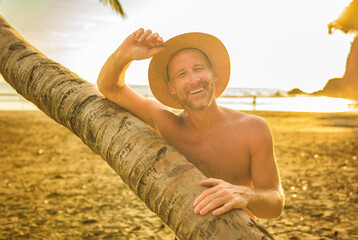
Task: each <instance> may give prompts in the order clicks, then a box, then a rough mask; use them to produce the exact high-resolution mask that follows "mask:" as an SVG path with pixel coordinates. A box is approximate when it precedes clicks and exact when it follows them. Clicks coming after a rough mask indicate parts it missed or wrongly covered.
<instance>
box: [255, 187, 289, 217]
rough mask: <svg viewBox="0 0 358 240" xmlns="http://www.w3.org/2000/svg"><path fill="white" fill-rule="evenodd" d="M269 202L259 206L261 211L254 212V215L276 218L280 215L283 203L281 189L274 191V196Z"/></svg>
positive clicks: (283, 197) (283, 198)
mask: <svg viewBox="0 0 358 240" xmlns="http://www.w3.org/2000/svg"><path fill="white" fill-rule="evenodd" d="M269 202H270V203H269V204H268V205H266V206H265V208H261V211H257V212H254V211H253V213H254V215H255V216H256V217H258V218H278V217H280V216H281V214H282V212H283V209H284V205H285V196H284V194H283V192H282V191H277V192H276V191H275V197H272V198H271V201H269Z"/></svg>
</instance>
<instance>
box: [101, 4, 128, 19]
mask: <svg viewBox="0 0 358 240" xmlns="http://www.w3.org/2000/svg"><path fill="white" fill-rule="evenodd" d="M100 1H101V2H103V3H105V4H108V5H110V6H111V8H112V9H113V10H114V11H116V12H117V13H119V14H121V16H122V17H123V18H124V17H125V16H126V14H125V13H124V11H123V8H122V6H121V3H120V2H119V0H100Z"/></svg>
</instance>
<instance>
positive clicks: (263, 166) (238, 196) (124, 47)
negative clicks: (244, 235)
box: [98, 29, 284, 219]
mask: <svg viewBox="0 0 358 240" xmlns="http://www.w3.org/2000/svg"><path fill="white" fill-rule="evenodd" d="M151 57H152V60H151V63H150V66H149V74H148V76H149V84H150V87H151V90H152V92H153V95H154V96H155V97H156V99H157V100H158V101H159V102H158V101H155V100H151V99H146V98H143V97H141V96H139V95H137V94H136V93H135V92H133V91H132V90H131V89H130V88H129V87H128V86H126V85H125V83H124V75H125V71H126V69H127V67H128V66H129V64H130V63H131V62H132V61H133V60H140V59H147V58H151ZM229 76H230V60H229V55H228V53H227V51H226V48H225V47H224V45H223V44H222V43H221V41H220V40H218V39H217V38H215V37H214V36H211V35H209V34H205V33H187V34H182V35H179V36H176V37H174V38H172V39H170V40H168V41H166V42H163V40H162V38H161V37H160V36H159V34H157V33H152V32H151V31H150V30H146V31H145V30H144V29H139V30H137V31H136V32H134V33H133V34H131V35H130V36H128V37H127V38H126V39H125V40H124V42H123V43H122V44H121V45H120V47H119V48H118V49H117V50H116V51H115V52H114V53H113V54H112V55H111V56H110V57H109V58H108V60H107V62H106V63H105V64H104V66H103V68H102V70H101V72H100V74H99V77H98V87H99V90H100V91H101V92H102V93H103V95H104V96H105V97H106V98H108V99H109V100H111V101H112V102H114V103H116V104H118V105H119V106H121V107H123V108H125V109H127V110H128V111H130V112H132V113H133V114H134V115H136V116H137V117H138V118H140V119H141V120H143V121H144V122H145V123H147V124H148V125H149V126H150V127H151V128H152V129H153V131H155V132H157V133H158V134H159V135H160V136H162V137H163V138H164V139H166V140H167V141H168V142H169V143H170V144H171V145H173V146H174V147H175V148H176V149H177V150H178V151H179V152H180V153H182V154H183V155H184V156H185V157H186V158H187V159H188V160H189V161H190V162H192V163H193V164H194V165H195V166H196V167H197V168H198V169H199V170H200V171H201V172H202V173H203V174H204V175H205V176H207V177H208V179H207V180H204V181H202V183H201V184H202V185H204V186H207V187H208V189H207V190H205V191H203V193H202V194H201V195H199V196H198V197H197V198H196V199H195V201H194V203H193V205H194V212H195V213H197V214H201V215H205V214H207V213H209V212H211V213H212V214H214V215H220V214H223V213H225V212H228V211H230V210H232V209H235V208H241V209H243V210H244V211H245V212H246V213H247V214H248V215H249V216H250V217H252V218H254V219H255V216H256V217H262V218H272V217H278V216H280V214H281V212H282V209H283V205H284V196H283V193H282V189H281V183H280V178H279V173H278V169H277V165H276V161H275V157H274V153H273V143H272V137H271V133H270V131H269V128H268V126H267V124H266V122H265V121H264V120H263V119H261V118H259V117H256V116H251V115H248V114H244V113H241V112H239V111H234V110H231V109H227V108H224V107H220V106H218V105H217V103H216V98H217V97H219V96H220V95H221V93H222V92H223V91H224V89H225V88H226V86H227V83H228V81H229ZM168 107H170V108H176V109H183V111H182V112H181V113H180V114H175V113H173V112H172V111H171V110H170V108H168Z"/></svg>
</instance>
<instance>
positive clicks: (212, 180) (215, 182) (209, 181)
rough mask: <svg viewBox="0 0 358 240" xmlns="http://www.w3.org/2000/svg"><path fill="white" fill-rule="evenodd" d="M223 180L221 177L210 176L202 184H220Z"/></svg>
mask: <svg viewBox="0 0 358 240" xmlns="http://www.w3.org/2000/svg"><path fill="white" fill-rule="evenodd" d="M222 182H223V181H222V180H220V179H216V178H208V179H205V180H202V181H201V185H203V186H216V185H218V184H220V183H222Z"/></svg>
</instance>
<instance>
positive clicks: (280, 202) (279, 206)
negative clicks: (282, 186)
mask: <svg viewBox="0 0 358 240" xmlns="http://www.w3.org/2000/svg"><path fill="white" fill-rule="evenodd" d="M284 206H285V195H284V194H283V192H282V191H279V192H278V193H277V199H276V201H275V204H274V207H273V208H272V210H273V211H272V213H271V214H272V215H271V216H270V218H278V217H280V216H281V214H282V212H283V209H284Z"/></svg>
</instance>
